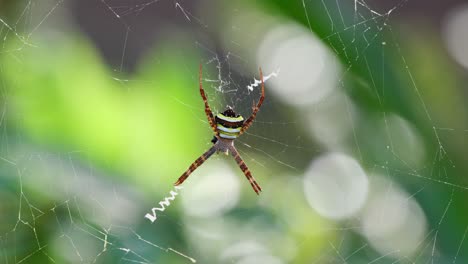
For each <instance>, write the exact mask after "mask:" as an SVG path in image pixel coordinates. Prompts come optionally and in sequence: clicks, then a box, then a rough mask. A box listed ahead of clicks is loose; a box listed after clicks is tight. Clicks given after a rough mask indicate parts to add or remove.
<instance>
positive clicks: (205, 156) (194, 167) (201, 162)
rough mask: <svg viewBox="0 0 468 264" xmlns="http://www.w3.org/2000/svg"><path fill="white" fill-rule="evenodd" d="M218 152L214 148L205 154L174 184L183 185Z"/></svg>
mask: <svg viewBox="0 0 468 264" xmlns="http://www.w3.org/2000/svg"><path fill="white" fill-rule="evenodd" d="M215 152H216V147H215V146H212V147H211V148H210V149H209V150H207V151H206V152H205V153H203V154H202V155H201V156H200V157H198V159H196V160H195V161H194V162H193V163H192V165H190V167H189V168H188V169H187V170H186V171H185V172H184V173H183V174H182V176H180V177H179V179H178V180H177V181H176V182H175V183H174V185H175V186H177V185H181V184H182V183H183V182H184V181H185V180H186V179H187V178H188V176H190V174H192V172H193V171H194V170H195V169H196V168H198V167H199V166H200V165H202V164H203V162H205V161H206V160H207V159H208V158H209V157H211V155H213V154H214V153H215Z"/></svg>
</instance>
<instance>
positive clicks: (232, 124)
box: [215, 108, 244, 139]
mask: <svg viewBox="0 0 468 264" xmlns="http://www.w3.org/2000/svg"><path fill="white" fill-rule="evenodd" d="M215 121H216V129H217V130H218V136H219V137H221V138H226V139H235V138H237V137H238V136H239V134H240V132H241V129H242V126H243V125H244V118H243V117H242V116H241V115H237V114H236V113H235V112H234V110H232V108H228V109H226V111H224V112H222V113H219V114H217V115H216V117H215Z"/></svg>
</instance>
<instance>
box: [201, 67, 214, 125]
mask: <svg viewBox="0 0 468 264" xmlns="http://www.w3.org/2000/svg"><path fill="white" fill-rule="evenodd" d="M198 83H199V84H200V95H201V97H202V99H203V102H204V103H205V114H206V117H207V118H208V123H210V127H211V129H213V131H214V132H215V133H216V132H217V130H216V122H215V119H214V117H213V113H212V112H211V108H210V106H209V105H208V99H206V94H205V90H204V89H203V85H202V64H201V63H200V72H199V75H198Z"/></svg>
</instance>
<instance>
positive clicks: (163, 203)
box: [145, 186, 183, 223]
mask: <svg viewBox="0 0 468 264" xmlns="http://www.w3.org/2000/svg"><path fill="white" fill-rule="evenodd" d="M174 189H175V191H170V192H169V194H170V195H171V196H169V197H165V198H164V200H162V201H160V202H159V206H160V207H153V209H151V211H152V214H150V213H147V214H146V215H145V218H148V219H149V220H150V221H151V223H154V221H156V219H157V218H158V217H157V216H156V210H157V211H160V212H164V211H165V210H166V207H168V206H169V205H171V201H174V199H175V197H176V196H177V195H178V194H179V193H178V192H177V190H181V189H183V188H182V186H174Z"/></svg>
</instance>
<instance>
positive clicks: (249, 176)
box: [229, 146, 262, 194]
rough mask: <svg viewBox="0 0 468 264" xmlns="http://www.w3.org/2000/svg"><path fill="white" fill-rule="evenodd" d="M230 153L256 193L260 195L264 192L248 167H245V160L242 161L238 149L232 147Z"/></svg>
mask: <svg viewBox="0 0 468 264" xmlns="http://www.w3.org/2000/svg"><path fill="white" fill-rule="evenodd" d="M229 152H230V153H231V155H232V156H233V157H234V160H236V162H237V165H239V168H240V169H241V170H242V172H243V173H244V175H245V177H246V178H247V180H249V182H250V185H252V188H253V190H254V191H255V193H257V194H260V192H261V191H262V188H261V187H260V185H258V183H257V181H255V178H254V177H253V176H252V174H251V173H250V170H249V168H248V167H247V165H245V162H244V160H242V158H241V156H240V155H239V152H238V151H237V149H236V148H235V147H234V146H232V147H231V148H230V149H229Z"/></svg>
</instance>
